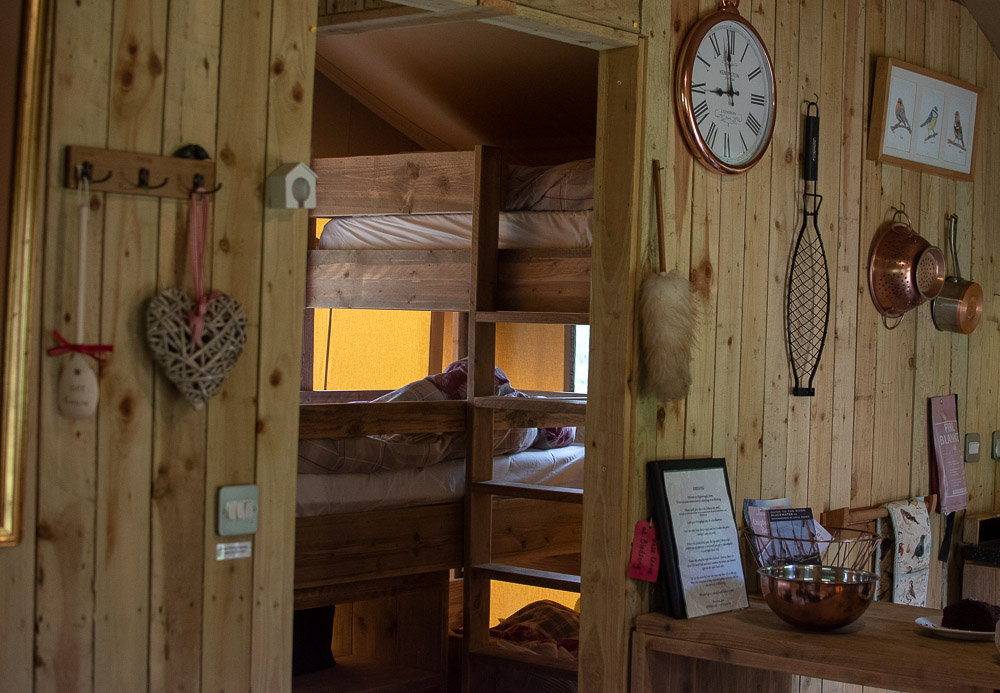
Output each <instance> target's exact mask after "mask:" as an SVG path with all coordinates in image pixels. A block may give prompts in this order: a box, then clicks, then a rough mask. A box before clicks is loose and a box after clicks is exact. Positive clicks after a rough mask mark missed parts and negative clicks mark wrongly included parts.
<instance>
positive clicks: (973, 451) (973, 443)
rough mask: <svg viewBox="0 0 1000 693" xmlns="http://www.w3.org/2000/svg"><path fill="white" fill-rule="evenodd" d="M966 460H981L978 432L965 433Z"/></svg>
mask: <svg viewBox="0 0 1000 693" xmlns="http://www.w3.org/2000/svg"><path fill="white" fill-rule="evenodd" d="M965 461H966V462H978V461H979V434H978V433H966V434H965Z"/></svg>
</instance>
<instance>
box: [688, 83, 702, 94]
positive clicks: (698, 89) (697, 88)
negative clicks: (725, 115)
mask: <svg viewBox="0 0 1000 693" xmlns="http://www.w3.org/2000/svg"><path fill="white" fill-rule="evenodd" d="M691 93H692V94H704V93H705V83H704V82H695V83H694V84H692V85H691Z"/></svg>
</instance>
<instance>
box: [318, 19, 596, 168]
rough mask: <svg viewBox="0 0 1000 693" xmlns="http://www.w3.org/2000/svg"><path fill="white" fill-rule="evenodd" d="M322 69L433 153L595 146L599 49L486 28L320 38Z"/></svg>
mask: <svg viewBox="0 0 1000 693" xmlns="http://www.w3.org/2000/svg"><path fill="white" fill-rule="evenodd" d="M316 53H317V69H319V71H320V72H321V73H323V74H324V75H325V76H327V77H328V78H330V79H331V80H332V81H333V82H334V83H336V84H337V85H338V86H340V87H341V88H342V89H344V90H345V91H346V92H348V93H349V94H350V95H351V96H353V97H354V98H355V99H357V100H358V101H360V102H361V103H362V104H364V105H365V106H367V107H368V108H369V109H371V110H372V111H373V112H375V113H376V114H378V115H379V116H381V117H382V118H383V119H384V120H386V121H387V122H389V123H390V124H392V125H393V126H395V127H396V129H398V130H400V131H401V132H403V133H404V134H406V135H407V136H408V137H410V138H411V139H413V140H414V141H415V142H417V143H419V144H421V145H422V146H424V147H425V148H427V149H449V148H450V149H471V148H472V147H473V146H475V145H476V144H493V145H497V146H504V147H519V146H530V145H531V144H532V143H537V142H546V143H548V144H549V145H561V146H574V145H579V144H581V143H583V144H585V145H587V146H593V141H594V132H595V129H596V107H597V106H596V103H597V94H596V83H597V61H598V53H597V52H596V51H593V50H590V49H587V48H582V47H579V46H574V45H571V44H568V43H560V42H556V41H550V40H547V39H544V38H540V37H537V36H532V35H529V34H524V33H520V32H517V31H513V30H510V29H506V28H503V27H498V26H493V25H489V24H484V23H479V22H456V23H448V24H438V25H429V26H417V27H410V28H405V29H395V30H388V31H370V32H365V33H357V34H335V35H326V36H323V35H321V36H319V37H318V40H317V45H316Z"/></svg>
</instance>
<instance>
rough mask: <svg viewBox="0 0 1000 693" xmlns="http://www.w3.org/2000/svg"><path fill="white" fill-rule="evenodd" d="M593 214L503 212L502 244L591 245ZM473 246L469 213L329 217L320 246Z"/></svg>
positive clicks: (513, 245)
mask: <svg viewBox="0 0 1000 693" xmlns="http://www.w3.org/2000/svg"><path fill="white" fill-rule="evenodd" d="M592 214H593V212H591V211H589V210H585V211H573V212H531V211H517V212H501V213H500V247H501V248H589V247H590V243H591V232H590V217H591V215H592ZM471 245H472V215H471V214H399V215H386V216H360V217H333V218H332V219H330V221H329V222H328V223H327V224H326V226H325V227H323V232H322V234H320V239H319V247H320V248H321V249H323V250H445V249H456V250H458V249H462V248H469V247H471Z"/></svg>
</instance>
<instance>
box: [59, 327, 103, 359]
mask: <svg viewBox="0 0 1000 693" xmlns="http://www.w3.org/2000/svg"><path fill="white" fill-rule="evenodd" d="M52 336H53V337H55V338H56V341H57V342H59V345H58V346H54V347H52V348H51V349H49V350H48V351H46V352H45V353H46V354H48V355H49V356H62V355H63V354H68V353H70V352H76V353H78V354H83V355H84V356H90V357H91V358H93V359H94V360H95V361H97V362H98V363H103V362H104V356H102V354H106V353H111V352H112V351H114V350H115V348H114V347H113V346H111V345H110V344H72V343H70V342H69V340H67V339H66V338H65V337H63V336H62V335H61V334H59V330H52Z"/></svg>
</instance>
